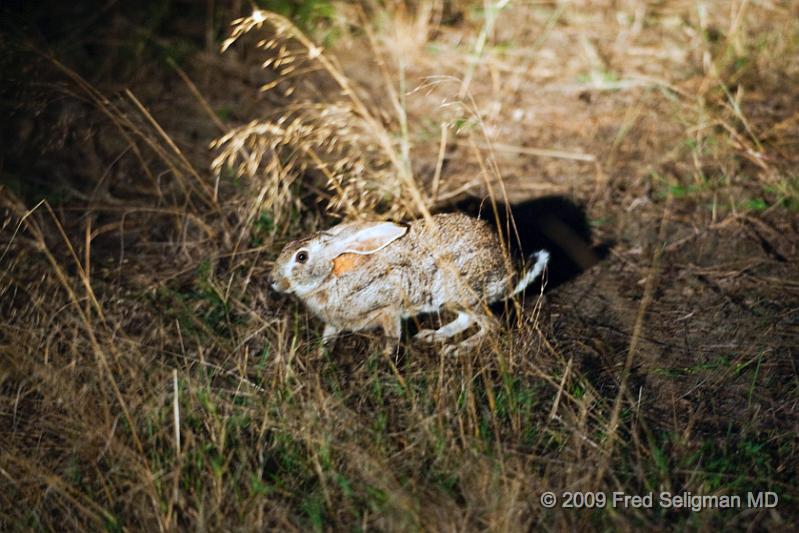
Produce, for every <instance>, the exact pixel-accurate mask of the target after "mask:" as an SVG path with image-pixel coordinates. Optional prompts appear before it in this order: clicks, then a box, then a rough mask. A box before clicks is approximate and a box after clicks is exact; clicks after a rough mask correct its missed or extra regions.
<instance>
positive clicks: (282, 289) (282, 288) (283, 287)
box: [270, 281, 291, 294]
mask: <svg viewBox="0 0 799 533" xmlns="http://www.w3.org/2000/svg"><path fill="white" fill-rule="evenodd" d="M270 286H271V287H272V290H273V291H275V292H279V293H280V294H288V293H289V292H291V291H290V290H289V286H288V285H287V284H286V283H281V282H280V281H273V282H272V284H271V285H270Z"/></svg>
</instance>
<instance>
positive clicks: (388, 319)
mask: <svg viewBox="0 0 799 533" xmlns="http://www.w3.org/2000/svg"><path fill="white" fill-rule="evenodd" d="M380 326H381V327H382V328H383V333H385V335H386V347H385V348H384V349H383V353H385V354H386V355H392V354H394V353H395V352H396V351H397V348H398V347H399V341H400V335H402V318H400V314H399V313H396V312H393V311H391V310H387V311H384V312H383V313H382V314H381V315H380Z"/></svg>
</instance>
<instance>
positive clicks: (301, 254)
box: [297, 250, 308, 263]
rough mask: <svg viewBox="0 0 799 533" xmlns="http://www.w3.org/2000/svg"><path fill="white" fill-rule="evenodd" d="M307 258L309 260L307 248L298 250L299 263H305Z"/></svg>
mask: <svg viewBox="0 0 799 533" xmlns="http://www.w3.org/2000/svg"><path fill="white" fill-rule="evenodd" d="M307 260H308V252H306V251H305V250H301V251H299V252H297V262H298V263H304V262H306V261H307Z"/></svg>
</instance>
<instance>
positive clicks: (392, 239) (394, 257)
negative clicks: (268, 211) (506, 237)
mask: <svg viewBox="0 0 799 533" xmlns="http://www.w3.org/2000/svg"><path fill="white" fill-rule="evenodd" d="M531 257H534V262H533V263H532V264H531V265H529V268H526V269H523V270H522V272H521V273H520V274H518V275H517V273H516V272H515V269H514V268H513V265H512V264H511V262H510V261H508V260H507V258H506V255H505V254H503V252H502V246H501V244H500V239H499V236H498V234H497V233H496V232H495V230H494V229H493V228H492V227H491V225H490V224H488V223H487V222H486V221H485V220H481V219H479V218H473V217H470V216H467V215H465V214H460V213H449V214H438V215H434V216H432V217H431V218H430V219H427V220H425V219H419V220H415V221H413V222H410V223H408V224H401V223H396V222H385V221H378V222H361V221H359V222H345V223H342V224H339V225H337V226H334V227H332V228H330V229H328V230H326V231H320V232H318V233H315V234H313V235H311V236H309V237H306V238H304V239H301V240H297V241H294V242H291V243H289V244H287V245H286V246H285V247H284V248H283V250H282V251H281V253H280V255H279V256H278V258H277V260H276V261H275V264H274V268H273V270H272V273H271V275H270V282H271V286H272V288H273V289H274V290H275V291H277V292H279V293H285V294H294V295H295V296H296V297H297V298H299V299H300V300H301V301H302V302H304V304H305V305H306V306H307V307H308V308H309V309H310V310H311V311H312V312H313V313H314V314H315V315H316V316H317V317H319V318H320V319H321V320H322V321H323V322H324V324H325V327H324V332H323V336H322V340H323V344H324V345H327V344H328V343H330V342H331V341H333V340H334V339H335V337H336V336H337V335H338V334H339V333H340V332H342V331H353V332H355V331H362V330H367V329H372V328H377V327H380V328H382V329H383V331H384V332H385V335H386V337H388V343H387V345H386V350H387V351H390V350H392V349H393V347H394V346H395V345H396V343H397V342H398V341H399V338H400V334H401V331H402V328H401V326H402V320H403V319H406V318H410V317H414V316H416V315H419V314H422V313H434V312H438V311H440V310H442V309H449V310H452V311H455V312H456V313H457V316H456V318H455V319H454V320H453V321H452V322H450V323H448V324H446V325H444V326H442V327H440V328H439V329H436V330H422V331H419V332H418V333H417V334H416V335H415V338H416V339H418V340H421V341H425V342H447V341H449V340H450V339H451V338H452V337H454V336H456V335H458V334H460V333H463V332H465V331H466V330H467V329H469V328H470V327H472V326H473V325H477V326H478V330H477V332H476V333H474V334H473V335H471V336H469V337H468V338H467V339H465V340H463V341H462V342H461V343H460V344H458V345H454V346H451V347H449V350H461V349H465V348H469V347H473V346H475V345H476V344H477V343H479V342H480V340H481V339H482V338H483V337H484V336H485V335H486V333H487V332H488V331H489V330H490V329H491V327H492V324H493V317H492V315H491V314H490V313H489V312H487V305H490V304H492V303H494V302H497V301H499V300H502V299H506V298H509V297H511V296H514V295H516V294H518V293H520V292H521V291H523V290H524V289H525V288H526V287H527V286H528V285H529V284H530V283H532V282H533V281H534V280H535V279H536V278H538V277H539V276H541V275H542V273H543V271H544V269H545V267H546V266H547V263H548V261H549V252H548V251H547V250H539V251H537V252H536V253H534V254H532V256H531Z"/></svg>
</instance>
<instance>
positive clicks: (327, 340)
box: [319, 324, 341, 355]
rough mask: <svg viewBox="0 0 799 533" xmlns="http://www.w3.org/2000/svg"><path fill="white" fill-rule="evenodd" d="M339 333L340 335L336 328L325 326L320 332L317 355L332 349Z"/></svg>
mask: <svg viewBox="0 0 799 533" xmlns="http://www.w3.org/2000/svg"><path fill="white" fill-rule="evenodd" d="M339 333H341V330H340V329H338V328H337V327H336V326H331V325H330V324H325V329H324V330H323V331H322V344H320V345H319V355H324V353H325V350H332V349H333V347H334V346H335V344H336V337H338V334H339Z"/></svg>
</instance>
